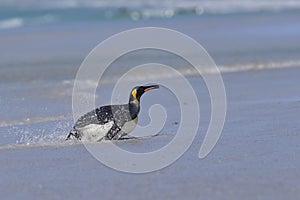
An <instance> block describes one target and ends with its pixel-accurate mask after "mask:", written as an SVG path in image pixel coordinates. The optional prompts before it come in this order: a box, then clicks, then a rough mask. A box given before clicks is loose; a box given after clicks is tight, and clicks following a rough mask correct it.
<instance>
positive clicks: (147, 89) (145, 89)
mask: <svg viewBox="0 0 300 200" xmlns="http://www.w3.org/2000/svg"><path fill="white" fill-rule="evenodd" d="M158 88H159V85H149V86H144V92H147V91H149V90H153V89H158Z"/></svg>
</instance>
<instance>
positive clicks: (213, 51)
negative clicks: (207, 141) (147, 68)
mask: <svg viewBox="0 0 300 200" xmlns="http://www.w3.org/2000/svg"><path fill="white" fill-rule="evenodd" d="M32 2H34V1H33V0H32V1H28V3H32ZM0 5H2V4H1V3H0ZM49 5H50V4H49ZM49 5H48V4H47V5H44V6H46V8H44V7H43V8H42V7H38V8H34V7H33V8H30V9H29V8H26V7H20V8H19V10H18V9H13V8H10V10H9V12H8V11H7V12H3V13H4V14H2V15H0V44H1V45H0V93H1V95H0V105H1V106H0V113H1V115H0V177H1V179H0V196H1V199H21V198H22V199H83V198H85V199H99V198H100V199H141V198H142V199H228V200H229V199H230V200H231V199H249V200H250V199H297V198H299V196H300V184H299V178H300V171H299V168H300V159H299V156H298V153H299V152H300V145H299V141H300V131H299V130H300V125H299V123H298V121H299V118H300V112H299V109H300V95H299V94H300V89H299V84H300V79H299V74H300V67H299V66H300V59H299V52H300V45H299V41H300V28H299V27H300V24H299V19H300V14H299V12H298V10H297V8H298V7H295V9H286V8H285V7H284V8H285V9H282V10H281V9H279V10H276V11H274V10H272V9H271V8H273V7H271V8H270V9H269V7H267V6H265V7H266V8H268V9H265V8H264V9H261V8H259V9H258V10H255V11H253V10H251V9H254V8H257V7H255V6H254V4H253V5H252V4H249V5H248V7H245V8H239V9H240V10H238V11H236V10H234V11H231V12H228V13H224V12H221V11H219V10H218V9H217V10H212V9H216V8H215V7H213V6H212V7H208V8H206V7H205V8H206V9H207V12H204V13H203V14H202V13H201V14H199V13H198V12H199V10H198V11H197V9H196V11H195V9H193V10H192V11H191V9H186V7H184V6H182V7H180V9H179V8H177V7H176V6H175V7H174V9H173V11H174V13H173V14H174V16H169V15H170V10H167V11H168V12H166V13H167V14H168V15H167V16H160V15H159V16H157V15H158V14H157V13H160V12H159V11H157V10H155V9H157V8H156V7H155V9H154V8H153V9H154V11H155V12H154V11H153V13H154V14H153V13H152V15H153V16H152V15H151V16H150V17H149V18H146V17H145V16H148V15H150V14H151V12H150V11H152V10H151V9H150V11H149V5H146V6H145V5H140V6H138V7H130V6H129V7H128V8H127V9H115V8H114V7H112V8H111V7H109V6H108V7H107V9H108V8H109V9H110V12H109V13H108V14H107V13H106V12H104V11H103V10H101V9H104V8H102V7H101V6H100V7H99V8H98V7H92V8H89V7H88V6H86V5H85V6H80V5H79V7H76V8H69V7H66V8H59V9H57V8H56V7H53V8H52V7H51V8H50V7H49V8H48V7H47V6H49ZM93 5H94V4H93ZM267 5H269V4H267ZM276 5H277V4H276ZM278 5H279V4H278ZM280 5H281V4H280ZM5 6H7V5H6V4H5ZM207 6H209V4H207ZM249 6H250V7H249ZM251 6H252V7H251ZM295 6H296V5H295ZM105 8H106V7H105ZM133 8H134V9H137V10H138V11H139V12H140V15H139V16H141V17H143V16H144V18H139V19H136V18H134V17H137V15H136V12H137V11H136V10H134V9H133ZM151 8H152V7H151ZM172 8H173V7H172ZM246 8H251V9H246ZM1 9H2V8H0V10H1ZM31 9H32V10H31ZM40 9H44V10H43V12H45V13H48V14H47V15H41V11H40ZM56 9H57V10H56ZM97 9H100V11H101V12H100V13H101V15H100V14H99V15H97V13H98V10H97ZM131 9H133V10H131ZM176 9H177V10H176ZM249 10H250V11H249ZM204 11H205V10H204ZM149 12H150V14H149ZM86 13H90V14H86ZM103 13H106V14H103ZM120 13H121V14H120ZM143 13H144V15H143ZM145 13H146V14H145ZM164 13H165V12H164ZM79 14H82V15H81V16H82V18H79V17H78V16H77V15H79ZM147 14H148V15H147ZM45 16H46V17H45ZM108 16H109V17H111V18H108ZM21 19H22V20H21ZM37 19H39V21H38V20H37ZM21 22H22V23H21ZM149 26H152V27H153V26H156V27H164V28H170V29H174V30H177V31H180V32H182V33H184V34H187V35H188V36H190V37H191V38H193V39H194V40H196V41H197V42H199V43H200V44H202V45H203V47H204V48H205V49H206V50H207V52H208V53H209V54H210V55H211V57H212V58H213V60H214V61H215V62H216V65H217V66H218V67H219V69H220V71H221V75H222V78H223V81H224V86H225V89H226V96H227V116H226V121H225V125H224V129H223V131H222V134H221V137H220V139H219V141H218V143H217V145H216V146H215V148H214V149H213V151H212V152H210V153H209V154H208V156H207V157H205V158H204V159H199V158H198V154H199V149H200V146H201V144H202V142H203V139H204V136H205V133H206V130H207V129H208V125H209V121H210V117H211V101H210V96H209V93H208V90H207V87H206V85H205V82H204V81H203V79H202V78H201V77H200V76H196V75H195V74H194V73H192V72H191V70H190V67H191V66H189V65H188V63H187V62H186V61H183V60H182V59H181V58H178V57H176V56H174V55H171V54H168V53H166V52H162V51H151V50H146V51H140V52H135V53H132V54H129V55H126V56H123V57H121V58H120V59H118V60H117V61H116V62H114V63H112V65H111V67H110V68H109V70H107V71H106V72H105V76H104V77H103V79H102V80H101V81H103V83H104V86H103V88H101V89H98V90H97V91H96V104H97V105H99V106H100V105H104V104H107V103H109V102H110V97H111V91H112V89H113V86H114V84H115V82H114V81H115V80H117V79H118V78H119V77H120V76H122V74H123V73H125V72H126V71H128V70H130V69H131V68H132V67H134V66H137V65H141V64H145V63H154V62H156V63H162V64H165V65H169V66H172V67H173V68H174V69H176V70H178V71H180V72H182V73H183V74H184V75H185V76H186V78H187V80H188V81H189V83H190V84H191V85H192V87H193V89H194V91H195V94H196V96H197V98H198V101H199V107H200V114H201V116H200V119H201V120H200V123H199V129H198V131H197V135H196V138H195V140H194V141H193V144H192V145H191V147H190V148H189V149H188V151H187V152H186V153H185V154H184V155H183V156H182V157H181V158H180V159H178V160H177V161H176V162H175V163H173V164H172V165H170V166H168V167H166V168H163V169H161V170H158V171H155V172H151V173H145V174H130V173H123V172H119V171H116V170H114V169H111V168H109V167H107V166H105V165H103V164H102V163H100V162H99V161H97V160H96V159H95V158H94V157H93V156H92V155H91V154H90V153H89V152H88V151H87V149H86V148H85V146H84V145H83V144H81V143H80V142H77V141H64V139H65V137H66V135H67V134H68V132H69V131H70V129H71V128H72V126H73V123H74V122H73V118H72V89H73V84H74V79H75V76H76V73H77V70H78V69H79V67H80V65H81V63H82V61H83V60H84V58H85V57H86V56H87V55H88V53H89V52H90V51H91V50H92V49H93V48H94V47H95V46H96V45H97V44H99V43H100V42H102V41H103V40H105V39H106V38H108V37H110V36H111V35H113V34H116V33H119V32H121V31H125V30H128V29H131V28H138V27H149ZM110 50H111V49H108V51H110ZM99 66H100V67H102V66H101V63H100V64H99ZM149 73H150V72H147V73H146V72H145V73H141V74H139V76H138V77H137V78H139V79H138V80H141V82H142V83H145V82H147V81H148V78H149V77H150V76H149ZM153 76H157V77H158V78H161V77H162V75H161V74H159V73H153V74H152V77H153ZM160 76H161V77H160ZM210 76H215V74H214V73H212V74H210ZM168 78H169V79H172V80H175V81H176V78H175V77H168ZM127 81H128V83H130V81H132V80H130V79H129V80H127ZM83 84H85V85H87V87H88V85H89V84H90V83H89V82H88V80H87V81H86V82H84V83H83ZM177 87H179V88H180V87H181V85H177ZM130 89H131V88H128V92H129V91H130ZM126 101H127V100H124V102H126ZM153 104H161V105H162V106H163V107H164V108H165V110H166V111H167V114H168V118H167V120H166V123H165V126H164V127H163V129H162V130H161V131H160V132H159V134H158V135H156V136H153V137H150V138H139V139H128V140H122V141H117V142H116V144H117V145H118V146H119V147H121V148H123V149H126V150H129V151H132V152H149V151H154V150H156V149H159V148H161V147H163V146H164V145H166V144H168V143H169V142H170V141H171V140H172V139H173V138H174V136H175V134H176V131H177V129H178V126H179V123H180V110H179V109H178V105H177V102H176V101H175V100H174V96H172V95H171V94H169V93H166V90H164V89H163V88H161V89H159V90H157V91H155V92H151V93H149V94H147V95H145V97H143V99H142V108H141V114H140V116H139V124H141V125H147V124H148V123H149V121H150V119H149V116H148V110H149V108H150V107H151V106H152V105H153ZM186 106H187V107H189V106H191V105H189V104H187V105H186Z"/></svg>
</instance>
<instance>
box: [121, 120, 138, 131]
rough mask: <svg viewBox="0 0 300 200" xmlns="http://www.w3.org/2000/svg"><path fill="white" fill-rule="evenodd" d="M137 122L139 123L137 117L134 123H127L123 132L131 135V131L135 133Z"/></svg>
mask: <svg viewBox="0 0 300 200" xmlns="http://www.w3.org/2000/svg"><path fill="white" fill-rule="evenodd" d="M137 122H138V118H137V117H136V118H135V119H134V120H132V121H129V122H126V123H125V124H124V126H123V127H122V131H123V132H124V133H130V132H131V131H133V129H135V127H136V124H137Z"/></svg>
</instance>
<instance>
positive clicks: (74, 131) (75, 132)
mask: <svg viewBox="0 0 300 200" xmlns="http://www.w3.org/2000/svg"><path fill="white" fill-rule="evenodd" d="M71 136H74V137H75V138H77V139H79V140H80V139H81V137H80V134H79V133H78V132H77V131H76V130H74V129H73V130H71V131H70V133H69V134H68V136H67V137H66V139H65V140H69V139H70V138H71Z"/></svg>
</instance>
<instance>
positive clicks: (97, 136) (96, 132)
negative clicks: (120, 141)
mask: <svg viewBox="0 0 300 200" xmlns="http://www.w3.org/2000/svg"><path fill="white" fill-rule="evenodd" d="M113 124H114V122H113V121H111V122H108V123H106V124H103V125H99V124H89V125H87V126H85V127H82V128H80V129H78V130H79V131H80V132H81V134H82V138H81V140H82V141H88V142H97V141H100V140H101V139H103V138H104V137H105V136H106V134H107V133H108V131H109V130H110V129H111V127H112V126H113Z"/></svg>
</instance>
